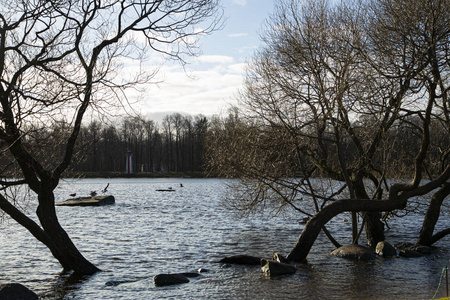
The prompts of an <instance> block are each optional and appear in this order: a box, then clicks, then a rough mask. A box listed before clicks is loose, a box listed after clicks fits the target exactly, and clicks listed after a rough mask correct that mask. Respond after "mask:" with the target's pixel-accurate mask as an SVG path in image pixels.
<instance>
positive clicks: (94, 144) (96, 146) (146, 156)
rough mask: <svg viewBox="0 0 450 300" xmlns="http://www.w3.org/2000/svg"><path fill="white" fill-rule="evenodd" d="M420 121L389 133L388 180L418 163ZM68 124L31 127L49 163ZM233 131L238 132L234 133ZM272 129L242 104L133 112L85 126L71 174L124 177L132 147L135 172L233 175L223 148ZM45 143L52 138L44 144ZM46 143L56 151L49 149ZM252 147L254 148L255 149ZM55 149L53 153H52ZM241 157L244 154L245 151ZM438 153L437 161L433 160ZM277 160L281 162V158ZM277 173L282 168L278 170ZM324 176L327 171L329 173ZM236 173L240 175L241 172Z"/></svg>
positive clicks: (443, 141)
mask: <svg viewBox="0 0 450 300" xmlns="http://www.w3.org/2000/svg"><path fill="white" fill-rule="evenodd" d="M369 122H370V120H366V119H360V120H355V122H354V123H355V124H356V125H357V126H358V127H359V128H361V130H363V129H364V128H365V124H366V123H369ZM418 122H420V120H419V119H418V118H414V117H411V118H409V119H406V120H404V121H403V122H401V123H398V124H397V126H395V129H394V130H391V131H390V132H389V135H388V136H387V137H386V139H385V145H386V146H388V147H389V148H390V149H395V151H390V152H389V156H388V157H381V156H380V157H379V158H378V161H382V160H386V164H387V165H388V166H389V168H388V171H387V174H386V176H387V177H388V178H407V176H408V174H409V173H410V172H411V170H412V168H413V165H414V164H413V162H414V155H413V154H414V153H415V152H416V151H417V149H418V147H419V146H420V132H418V131H417V124H418ZM67 126H68V125H67V124H65V123H60V124H58V125H54V126H53V127H50V128H47V130H45V131H42V130H40V131H38V132H37V131H36V132H33V130H29V133H28V134H31V133H32V132H33V139H30V144H29V147H30V148H32V149H33V151H35V152H40V159H41V160H43V161H44V160H45V161H47V163H49V162H50V161H51V160H52V159H54V158H55V156H56V155H58V153H56V152H58V151H56V152H55V145H58V144H61V143H60V141H61V140H63V139H64V138H66V136H65V132H67V131H66V130H65V127H67ZM269 127H270V126H269ZM430 128H431V130H432V136H433V139H434V140H433V141H432V142H433V144H435V147H434V151H433V152H431V153H430V154H429V155H430V161H439V159H437V158H438V157H439V156H440V155H442V153H439V149H443V148H444V147H445V146H446V145H448V144H450V137H449V136H448V134H447V132H446V131H445V130H443V128H442V127H441V126H439V124H437V123H436V124H432V126H431V127H430ZM231 131H233V135H234V136H230V132H231ZM269 131H271V132H270V133H268V128H267V127H265V128H262V127H259V128H257V127H255V124H250V123H249V122H248V120H247V119H245V118H244V117H242V116H241V115H240V111H239V109H238V108H237V107H231V108H230V109H229V112H228V115H225V116H213V117H206V116H204V115H202V114H198V115H196V116H191V115H182V114H181V113H173V114H170V115H166V116H165V117H164V118H163V120H162V122H161V124H159V123H158V122H157V121H154V120H151V119H146V118H144V117H142V116H127V117H124V118H122V119H121V120H120V121H118V122H117V123H116V124H114V123H103V122H101V121H98V120H94V121H91V122H90V123H87V124H85V125H84V126H82V127H81V130H80V138H79V139H78V141H77V144H76V146H75V152H76V155H75V156H74V159H73V162H72V164H71V167H70V169H69V170H68V172H67V174H66V176H67V177H70V176H91V175H94V176H95V175H96V176H102V175H104V176H111V175H119V176H120V175H124V174H125V173H126V156H127V151H131V153H132V160H131V161H132V173H133V174H141V175H149V176H152V174H153V175H154V174H161V173H165V172H173V173H186V174H191V175H193V176H215V177H230V174H226V175H225V174H224V173H221V172H220V171H219V169H218V168H217V165H218V164H221V163H220V162H218V159H221V158H224V157H230V156H232V155H233V152H234V150H231V149H228V150H227V149H223V146H224V145H228V144H229V142H231V141H232V140H233V139H234V140H236V141H237V140H238V139H240V137H238V136H237V135H236V134H237V132H241V133H245V137H244V139H245V142H244V144H247V145H248V146H249V147H250V146H251V145H252V144H254V142H252V140H253V139H254V140H263V139H268V140H267V144H266V145H267V146H269V144H270V143H269V140H271V138H270V135H277V134H280V132H279V131H277V128H275V127H272V128H270V129H269ZM38 135H39V136H38ZM362 135H363V134H362ZM250 137H251V138H250ZM31 141H33V142H31ZM36 141H39V144H35V142H36ZM43 141H46V142H45V143H43ZM344 143H345V142H344ZM46 146H47V147H48V148H52V149H47V147H46ZM345 148H346V149H347V152H346V153H347V155H348V156H349V157H350V156H352V155H354V153H355V151H356V149H354V148H352V146H351V143H348V145H347V146H345ZM59 150H60V151H59V154H60V155H62V154H63V148H62V147H61V148H60V149H59ZM249 151H251V150H250V148H249ZM277 151H278V155H284V156H285V157H286V158H288V157H289V154H287V153H283V151H284V150H283V149H282V148H279V149H278V150H277ZM292 151H294V149H291V150H288V151H287V152H291V153H293V152H292ZM218 152H222V154H225V155H221V154H220V153H218ZM50 153H52V154H51V155H49V154H50ZM227 153H228V154H227ZM267 153H269V152H267ZM352 153H353V154H352ZM5 154H6V153H5ZM239 155H244V154H243V153H239ZM271 155H274V153H272V154H271ZM434 157H436V159H433V158H434ZM0 159H1V160H2V164H3V165H4V166H9V167H8V168H5V170H3V172H2V176H4V177H7V176H8V175H9V176H15V175H14V174H15V172H14V168H15V167H17V166H15V165H14V164H13V163H12V162H11V161H9V159H11V158H10V157H8V155H3V156H2V157H1V158H0ZM331 160H332V161H333V160H334V162H331V163H334V164H337V163H338V157H337V156H335V157H334V158H331ZM261 161H263V160H261ZM264 161H266V159H264ZM273 161H276V159H275V157H274V159H273ZM286 161H288V162H289V163H288V165H284V166H282V169H283V170H285V171H286V170H288V169H289V170H290V171H289V172H290V173H289V174H290V175H291V176H300V177H301V176H304V174H303V172H302V169H301V168H300V167H299V166H298V165H296V163H295V162H296V161H297V160H296V159H293V158H290V159H289V158H288V159H287V160H286ZM222 163H223V162H222ZM242 166H244V165H242ZM430 166H431V167H430V168H429V169H427V170H426V171H427V172H428V173H429V174H430V176H431V174H434V175H435V174H437V173H438V172H439V171H440V167H441V166H439V165H437V164H432V165H430ZM224 167H225V164H224ZM273 172H276V170H275V169H273ZM321 176H324V177H326V176H327V175H326V174H325V172H324V173H323V174H322V175H321ZM231 177H239V176H238V174H237V173H236V174H235V176H233V175H231Z"/></svg>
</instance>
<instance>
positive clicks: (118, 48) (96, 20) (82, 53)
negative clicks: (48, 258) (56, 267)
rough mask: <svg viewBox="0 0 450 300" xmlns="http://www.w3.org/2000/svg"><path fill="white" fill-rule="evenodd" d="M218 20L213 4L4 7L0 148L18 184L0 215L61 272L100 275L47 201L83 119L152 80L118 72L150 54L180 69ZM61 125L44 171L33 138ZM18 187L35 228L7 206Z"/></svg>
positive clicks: (8, 184) (94, 1) (0, 17)
mask: <svg viewBox="0 0 450 300" xmlns="http://www.w3.org/2000/svg"><path fill="white" fill-rule="evenodd" d="M220 19H221V15H220V11H219V7H218V2H217V1H216V0H189V1H188V0H170V1H169V0H159V1H156V0H154V1H122V0H121V1H119V0H112V1H98V0H91V1H77V0H74V1H41V0H36V1H2V6H1V8H0V22H1V24H0V74H1V84H0V103H1V109H0V122H1V123H0V140H1V141H2V146H3V149H7V151H8V152H9V153H10V154H11V157H12V159H13V160H14V162H15V164H16V166H17V167H18V168H17V169H16V171H18V172H19V175H20V176H19V178H23V179H20V180H2V181H1V182H0V183H1V193H0V208H1V209H2V210H3V211H4V212H6V213H7V214H8V215H10V216H11V217H12V218H13V219H14V220H16V221H17V222H18V223H20V224H21V225H23V226H24V227H25V228H26V229H27V230H29V231H30V232H31V233H32V234H33V236H34V237H36V238H37V239H38V240H39V241H41V242H42V243H44V244H45V245H46V246H47V247H48V248H49V249H50V251H51V252H52V254H53V255H54V257H55V258H56V259H57V260H58V261H59V262H60V263H61V265H62V267H63V268H64V269H67V270H74V272H76V273H80V274H92V273H94V272H96V271H98V268H97V267H96V266H94V265H93V264H92V263H90V262H89V261H88V260H86V259H85V258H84V257H83V256H82V254H81V253H80V252H79V251H78V249H77V248H76V247H75V245H74V244H73V243H72V241H71V239H70V238H69V236H68V235H67V233H66V232H65V231H64V229H63V228H62V227H61V226H60V224H59V222H58V218H57V215H56V211H55V197H54V193H53V191H54V189H55V188H56V186H57V185H58V182H59V179H60V178H61V176H62V174H63V172H64V171H65V170H66V169H67V168H68V166H69V164H70V162H71V159H72V157H73V153H74V145H75V143H76V141H77V137H78V134H79V131H80V127H81V122H82V120H83V117H84V116H85V114H86V112H87V111H88V109H89V108H91V107H93V108H97V109H105V108H107V106H109V105H113V104H114V103H117V101H116V100H118V101H120V100H121V99H124V97H125V94H123V91H124V89H126V88H127V87H130V86H134V85H136V84H139V83H145V82H148V80H149V79H150V78H151V76H152V75H153V73H152V72H150V73H149V72H142V71H138V72H136V73H135V74H131V75H130V76H129V77H127V76H125V75H126V74H124V73H119V72H118V70H119V69H120V68H119V67H120V65H122V64H125V63H126V62H127V61H128V62H129V61H135V60H140V61H142V60H143V59H145V58H146V56H148V53H151V52H155V51H156V52H159V53H161V54H164V55H165V56H166V57H169V58H170V59H175V60H178V61H181V62H182V63H183V62H184V61H183V57H185V55H192V54H195V51H196V48H195V37H198V36H200V35H202V34H207V33H210V32H212V31H213V30H215V29H216V28H218V26H219V25H220ZM61 120H64V121H66V122H67V124H70V128H69V131H68V135H67V139H66V140H65V141H64V144H63V145H64V151H63V152H62V153H61V155H59V156H58V155H56V156H54V157H52V159H51V161H52V164H48V163H47V161H43V160H39V158H38V157H37V156H36V153H35V152H34V151H33V149H31V148H30V146H29V145H30V144H33V143H35V144H36V145H39V143H38V141H32V140H33V134H32V132H33V131H39V130H43V129H44V128H46V127H48V126H49V125H51V124H52V123H54V122H59V121H61ZM29 128H33V131H30V130H29ZM49 153H53V152H49ZM1 170H2V171H4V172H7V171H8V170H7V168H6V169H5V168H3V167H2V168H1ZM3 174H6V173H3ZM3 174H2V175H3ZM18 185H26V186H28V187H29V188H30V189H31V191H32V192H33V193H35V194H36V195H37V198H38V207H37V211H36V213H37V216H38V219H39V222H40V224H38V223H36V222H34V221H33V220H32V219H31V218H29V217H28V216H26V214H25V213H24V212H23V211H21V210H20V209H19V208H18V207H16V206H15V205H14V203H15V200H14V199H11V198H10V197H9V195H10V193H8V190H9V189H11V188H13V187H15V186H18Z"/></svg>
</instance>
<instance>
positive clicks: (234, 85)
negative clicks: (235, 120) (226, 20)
mask: <svg viewBox="0 0 450 300" xmlns="http://www.w3.org/2000/svg"><path fill="white" fill-rule="evenodd" d="M213 58H221V57H220V56H218V57H216V56H213ZM208 59H209V58H208ZM222 59H223V58H222ZM212 60H213V59H212ZM213 61H214V60H213ZM217 61H218V62H219V63H220V62H221V61H222V60H220V59H219V60H217ZM243 66H244V64H227V65H226V66H220V65H214V66H212V67H211V68H208V69H206V70H203V71H192V72H190V73H189V75H191V76H187V75H186V73H185V72H184V71H183V69H182V68H180V67H164V68H163V69H162V70H161V71H162V72H163V73H164V82H162V83H161V84H159V85H158V86H156V85H150V86H149V87H148V89H147V92H146V93H145V95H142V96H141V97H140V98H141V99H142V100H140V101H139V103H138V104H137V106H134V108H135V109H136V110H138V111H139V112H140V113H142V114H144V115H150V116H151V115H153V114H154V113H158V112H160V113H161V112H164V113H165V114H170V113H172V112H179V113H182V114H183V113H187V114H191V115H197V114H203V115H206V116H211V115H213V114H219V113H220V112H221V111H223V110H225V109H226V108H227V107H228V106H229V104H231V103H233V104H235V103H236V99H235V98H236V95H237V93H238V91H239V89H240V88H241V87H242V83H243V76H242V74H243Z"/></svg>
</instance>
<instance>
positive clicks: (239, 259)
mask: <svg viewBox="0 0 450 300" xmlns="http://www.w3.org/2000/svg"><path fill="white" fill-rule="evenodd" d="M219 262H221V263H224V264H236V265H259V264H261V258H259V257H256V256H251V255H234V256H228V257H225V258H223V259H221V260H220V261H219Z"/></svg>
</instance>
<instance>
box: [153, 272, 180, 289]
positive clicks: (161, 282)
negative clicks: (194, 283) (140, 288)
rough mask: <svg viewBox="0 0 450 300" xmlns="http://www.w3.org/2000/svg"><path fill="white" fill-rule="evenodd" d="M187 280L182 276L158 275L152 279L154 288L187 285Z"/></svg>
mask: <svg viewBox="0 0 450 300" xmlns="http://www.w3.org/2000/svg"><path fill="white" fill-rule="evenodd" d="M188 282H189V279H188V278H187V277H186V276H184V275H182V274H158V275H155V276H154V277H153V283H154V284H155V285H156V286H166V285H175V284H181V283H188Z"/></svg>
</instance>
